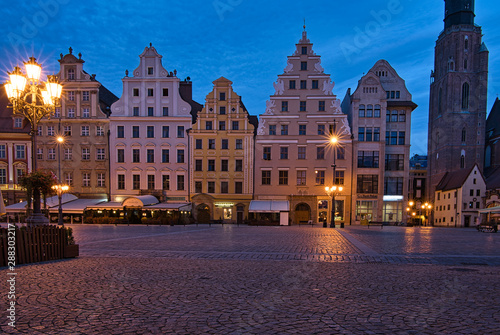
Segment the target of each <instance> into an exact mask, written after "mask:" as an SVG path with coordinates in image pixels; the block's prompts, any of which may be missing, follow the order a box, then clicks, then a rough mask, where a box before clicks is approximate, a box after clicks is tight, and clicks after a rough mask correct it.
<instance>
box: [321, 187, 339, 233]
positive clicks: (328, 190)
mask: <svg viewBox="0 0 500 335" xmlns="http://www.w3.org/2000/svg"><path fill="white" fill-rule="evenodd" d="M343 189H344V188H343V187H342V186H337V185H333V186H332V187H328V186H327V187H325V191H326V193H327V194H328V195H329V196H331V197H332V220H331V224H330V228H335V214H336V212H337V208H336V207H337V206H336V204H335V195H336V193H337V192H338V193H340V192H342V190H343ZM323 227H326V221H325V223H324V225H323ZM341 228H344V227H343V225H342V226H341Z"/></svg>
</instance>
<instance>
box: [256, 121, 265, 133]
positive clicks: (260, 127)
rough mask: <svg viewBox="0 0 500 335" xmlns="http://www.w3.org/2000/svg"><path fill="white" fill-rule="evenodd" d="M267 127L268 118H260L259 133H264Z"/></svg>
mask: <svg viewBox="0 0 500 335" xmlns="http://www.w3.org/2000/svg"><path fill="white" fill-rule="evenodd" d="M265 128H266V119H260V121H259V127H258V128H257V135H264V129H265Z"/></svg>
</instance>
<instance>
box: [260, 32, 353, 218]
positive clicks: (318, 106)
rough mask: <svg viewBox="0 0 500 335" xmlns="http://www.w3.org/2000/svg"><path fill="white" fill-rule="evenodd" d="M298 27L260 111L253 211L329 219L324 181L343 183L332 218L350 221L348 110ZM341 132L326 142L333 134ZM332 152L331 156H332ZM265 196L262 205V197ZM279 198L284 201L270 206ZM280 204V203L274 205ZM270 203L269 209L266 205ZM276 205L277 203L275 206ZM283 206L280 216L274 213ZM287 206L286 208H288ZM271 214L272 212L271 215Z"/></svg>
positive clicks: (267, 215) (329, 208)
mask: <svg viewBox="0 0 500 335" xmlns="http://www.w3.org/2000/svg"><path fill="white" fill-rule="evenodd" d="M312 47H313V45H312V43H311V42H310V41H309V39H308V38H307V33H306V31H304V32H303V33H302V38H301V40H300V41H299V42H298V43H297V44H296V48H295V51H294V53H293V54H292V55H291V56H288V60H287V66H286V67H285V69H284V72H283V73H282V74H280V75H278V79H277V81H276V82H275V83H273V85H274V89H275V93H274V94H273V95H271V97H270V99H269V100H268V101H267V103H266V104H267V108H266V111H265V113H264V114H262V115H260V119H259V127H258V131H257V137H256V141H255V200H256V201H258V202H255V204H256V206H255V210H254V211H255V215H260V214H259V211H262V213H261V214H262V215H261V216H260V219H266V220H270V221H277V222H279V221H281V224H283V223H288V222H283V217H286V216H287V215H288V217H289V220H285V221H289V223H291V224H303V223H308V222H310V221H311V222H313V223H318V222H323V223H326V222H328V223H330V222H331V212H332V211H331V208H332V198H331V196H330V195H329V194H327V192H326V191H325V187H327V186H332V185H333V184H334V177H333V164H334V163H335V165H336V172H335V173H336V178H335V181H336V184H337V185H339V186H342V187H343V190H342V191H341V192H338V194H336V198H335V202H336V215H335V216H336V221H337V224H339V223H348V224H349V223H350V221H349V219H350V217H351V211H352V210H351V206H350V204H351V194H352V188H351V182H350V181H351V171H352V168H351V166H352V158H351V157H352V139H351V129H350V127H349V123H348V119H347V115H346V114H343V113H342V110H341V108H340V100H339V99H337V97H336V95H334V94H333V92H332V89H333V87H334V85H335V84H334V83H333V82H332V81H331V78H330V75H329V74H326V73H325V72H324V69H323V67H322V66H321V57H320V56H319V55H317V54H316V53H315V52H314V51H313V49H312ZM333 134H335V135H337V136H338V137H339V144H338V145H337V146H335V147H334V146H332V145H330V144H329V143H330V137H331V135H333ZM334 157H335V158H334ZM266 201H267V202H268V204H267V205H266V203H265V202H266ZM276 201H279V202H280V204H282V205H283V206H281V205H280V206H274V205H276V204H277V203H275V202H276ZM278 207H279V208H278ZM265 208H268V209H265ZM273 208H276V209H273ZM280 211H282V214H280V215H281V216H280V217H279V218H278V217H277V216H276V214H278V213H279V212H280ZM288 211H289V212H288ZM273 215H274V216H273Z"/></svg>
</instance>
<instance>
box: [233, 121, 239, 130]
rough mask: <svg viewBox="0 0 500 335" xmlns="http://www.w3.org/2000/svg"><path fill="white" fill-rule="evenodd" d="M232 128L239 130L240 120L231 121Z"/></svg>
mask: <svg viewBox="0 0 500 335" xmlns="http://www.w3.org/2000/svg"><path fill="white" fill-rule="evenodd" d="M233 130H240V121H233Z"/></svg>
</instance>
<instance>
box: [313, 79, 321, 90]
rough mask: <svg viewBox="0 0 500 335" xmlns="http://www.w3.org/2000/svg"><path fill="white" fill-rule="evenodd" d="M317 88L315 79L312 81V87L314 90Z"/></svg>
mask: <svg viewBox="0 0 500 335" xmlns="http://www.w3.org/2000/svg"><path fill="white" fill-rule="evenodd" d="M318 88H319V84H318V81H317V80H313V81H312V89H314V90H316V89H318Z"/></svg>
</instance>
